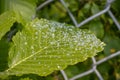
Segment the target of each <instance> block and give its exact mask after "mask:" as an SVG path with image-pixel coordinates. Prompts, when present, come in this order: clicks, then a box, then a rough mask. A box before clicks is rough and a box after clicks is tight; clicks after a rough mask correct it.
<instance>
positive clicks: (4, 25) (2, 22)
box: [0, 11, 16, 39]
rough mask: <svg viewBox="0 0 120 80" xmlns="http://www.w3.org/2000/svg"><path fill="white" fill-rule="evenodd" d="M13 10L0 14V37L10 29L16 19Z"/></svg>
mask: <svg viewBox="0 0 120 80" xmlns="http://www.w3.org/2000/svg"><path fill="white" fill-rule="evenodd" d="M14 15H15V14H14V12H13V11H7V12H5V13H3V14H1V15H0V39H1V38H2V37H3V36H4V35H5V34H6V33H7V32H8V31H9V30H10V28H11V26H12V25H13V23H14V22H15V21H16V19H15V16H14Z"/></svg>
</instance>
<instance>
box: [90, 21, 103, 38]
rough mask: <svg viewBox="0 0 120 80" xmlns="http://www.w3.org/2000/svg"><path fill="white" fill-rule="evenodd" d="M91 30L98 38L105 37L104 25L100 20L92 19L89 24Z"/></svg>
mask: <svg viewBox="0 0 120 80" xmlns="http://www.w3.org/2000/svg"><path fill="white" fill-rule="evenodd" d="M89 30H91V31H92V32H94V34H95V35H96V36H97V37H98V38H103V36H104V26H103V24H102V23H101V22H100V21H98V20H97V21H92V22H91V23H90V25H89Z"/></svg>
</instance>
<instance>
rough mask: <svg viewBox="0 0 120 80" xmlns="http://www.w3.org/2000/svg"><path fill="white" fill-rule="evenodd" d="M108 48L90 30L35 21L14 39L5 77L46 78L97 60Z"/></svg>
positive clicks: (46, 21) (45, 21)
mask: <svg viewBox="0 0 120 80" xmlns="http://www.w3.org/2000/svg"><path fill="white" fill-rule="evenodd" d="M104 45H105V44H104V43H103V42H101V41H100V40H99V39H97V38H96V36H95V35H94V34H92V33H91V32H90V31H88V30H81V29H79V28H76V27H74V26H70V25H67V24H64V23H58V22H54V21H48V20H46V19H40V20H39V19H35V20H33V21H32V22H30V23H29V24H27V25H26V26H25V27H24V28H23V30H22V31H19V32H18V33H17V34H16V35H15V36H14V37H13V45H12V46H11V49H10V52H9V68H8V69H7V70H6V71H5V73H7V74H8V75H22V74H29V73H33V74H38V75H40V76H46V75H48V74H50V73H52V72H53V71H54V70H62V69H65V68H66V67H67V66H68V65H74V64H76V63H78V62H82V61H84V60H86V59H87V58H89V57H92V56H95V55H96V53H97V52H100V51H102V50H103V46H104Z"/></svg>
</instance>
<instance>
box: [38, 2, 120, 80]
mask: <svg viewBox="0 0 120 80" xmlns="http://www.w3.org/2000/svg"><path fill="white" fill-rule="evenodd" d="M53 1H54V0H46V1H45V2H44V3H42V4H40V5H39V6H38V7H37V9H36V11H38V10H40V9H42V8H43V7H45V6H46V5H48V4H51V3H52V2H53ZM59 1H60V2H61V4H62V5H63V6H64V8H65V9H66V11H67V13H68V14H69V17H70V19H71V20H72V22H73V23H74V25H75V26H76V27H81V26H83V25H85V24H87V23H88V22H89V21H91V20H93V19H95V18H96V17H99V16H100V15H102V14H105V13H108V14H109V16H110V17H111V18H112V20H113V22H114V23H115V25H116V26H117V28H118V30H120V24H119V22H118V21H117V19H116V18H115V16H114V15H113V13H112V11H111V10H110V7H111V3H113V2H114V1H115V0H106V5H105V8H104V9H103V10H101V11H100V12H98V13H96V14H95V15H92V16H90V17H89V18H87V19H85V20H84V21H82V22H80V23H78V22H77V20H76V19H75V17H74V15H73V14H72V12H71V11H70V9H68V8H67V6H66V3H65V1H64V0H59ZM119 55H120V51H118V52H116V53H113V54H111V55H109V56H106V57H105V58H103V59H101V60H99V61H96V59H95V57H92V58H91V59H92V65H91V67H92V68H91V69H89V70H87V71H84V72H83V73H80V74H78V75H75V76H74V77H72V78H68V77H67V74H66V73H65V71H64V70H60V72H61V74H62V75H63V78H64V80H76V79H79V78H81V77H84V76H86V75H89V74H91V73H95V74H96V76H97V77H98V79H99V80H104V79H103V77H102V75H101V74H100V72H99V70H98V69H97V66H98V65H100V64H102V63H104V62H106V61H108V60H109V59H112V58H114V57H116V56H119Z"/></svg>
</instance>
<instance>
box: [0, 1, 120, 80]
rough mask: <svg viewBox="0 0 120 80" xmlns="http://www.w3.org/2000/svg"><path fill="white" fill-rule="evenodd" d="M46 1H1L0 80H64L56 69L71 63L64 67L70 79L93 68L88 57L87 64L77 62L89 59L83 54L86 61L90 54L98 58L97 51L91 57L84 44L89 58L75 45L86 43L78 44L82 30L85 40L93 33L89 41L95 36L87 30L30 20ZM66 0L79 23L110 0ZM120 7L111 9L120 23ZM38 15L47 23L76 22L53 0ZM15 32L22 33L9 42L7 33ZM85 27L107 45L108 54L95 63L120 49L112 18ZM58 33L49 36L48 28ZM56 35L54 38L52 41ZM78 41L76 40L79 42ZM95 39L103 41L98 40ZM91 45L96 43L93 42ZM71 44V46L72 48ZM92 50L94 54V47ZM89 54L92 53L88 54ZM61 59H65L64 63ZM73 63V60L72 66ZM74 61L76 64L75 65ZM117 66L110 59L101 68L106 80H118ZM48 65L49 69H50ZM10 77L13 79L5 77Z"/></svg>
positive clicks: (94, 79) (86, 79) (89, 79)
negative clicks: (44, 75) (3, 79)
mask: <svg viewBox="0 0 120 80" xmlns="http://www.w3.org/2000/svg"><path fill="white" fill-rule="evenodd" d="M44 1H45V0H0V13H3V14H1V15H0V39H1V40H0V71H1V72H0V76H1V77H2V78H6V79H5V80H58V79H59V80H63V78H62V76H61V74H60V72H59V71H54V70H60V69H63V68H65V67H66V66H68V65H71V66H68V67H67V68H66V69H65V71H66V73H67V75H68V77H69V78H71V77H73V76H75V75H77V74H79V73H82V72H84V71H86V70H88V69H90V68H91V67H90V66H91V64H92V62H91V60H89V59H88V60H86V61H85V62H83V63H78V62H81V61H82V59H83V60H85V59H84V56H86V58H88V57H91V56H92V55H93V56H94V55H96V53H93V54H92V52H91V51H89V50H90V49H88V50H87V49H86V47H87V48H88V47H90V45H89V44H87V43H85V45H86V47H85V45H84V46H82V47H84V48H85V49H82V52H84V50H85V53H86V54H83V53H82V52H81V51H80V50H79V49H81V48H82V47H79V48H78V46H75V45H79V44H80V45H81V42H82V41H83V42H84V40H82V41H81V42H80V43H79V42H78V41H79V40H81V37H79V36H81V34H80V33H83V32H84V33H85V36H87V35H92V36H91V37H93V36H94V35H93V34H91V32H89V31H88V30H81V29H77V28H73V26H70V25H67V24H61V23H58V22H54V21H47V20H45V19H40V20H38V19H36V20H33V21H32V18H33V16H34V15H35V13H36V12H35V7H36V4H37V6H38V5H40V4H42V3H43V2H44ZM65 2H66V6H67V7H68V8H69V9H70V10H71V11H72V14H73V15H74V16H75V18H76V20H77V21H78V22H81V21H83V20H85V19H86V18H87V17H89V16H91V15H94V14H95V13H97V12H99V11H101V10H102V9H103V8H104V5H105V2H106V1H105V0H103V1H101V0H73V1H69V0H65ZM119 3H120V1H119V0H116V1H115V2H114V3H113V4H112V6H111V10H112V12H113V13H114V15H115V16H116V18H117V20H118V21H120V16H119V14H120V7H119ZM6 11H7V12H6ZM36 15H37V16H38V17H39V18H46V19H49V20H55V21H59V22H67V23H69V24H73V22H72V20H71V19H70V18H69V15H68V13H67V11H66V9H65V8H64V6H63V5H62V4H61V3H60V2H59V1H58V0H55V1H53V3H51V4H49V5H46V6H45V7H43V8H42V9H41V10H40V11H37V13H36ZM15 22H17V23H15ZM14 23H15V24H14ZM18 23H19V24H18ZM40 23H42V24H40ZM45 23H47V24H45ZM13 24H14V25H13ZM26 24H27V25H26ZM44 24H45V25H44ZM54 24H55V25H54ZM12 25H13V26H12ZM47 25H49V26H47ZM59 25H60V26H62V28H60V26H59ZM34 26H35V27H34ZM36 26H37V27H36ZM53 26H54V27H53ZM63 26H64V27H63ZM10 28H11V29H10ZM14 28H16V29H18V30H17V31H18V32H17V33H16V34H15V35H14V37H13V38H12V41H11V42H7V41H6V36H7V34H9V33H7V32H8V31H10V30H11V31H12V30H13V29H14ZM82 28H87V29H89V30H91V31H92V32H93V33H94V34H95V35H96V36H97V37H98V38H100V39H101V40H103V41H104V42H105V43H106V46H105V49H104V51H103V52H101V53H99V55H97V56H96V59H97V60H99V59H102V58H104V57H106V56H107V55H110V54H113V53H114V52H116V51H118V50H120V48H119V44H120V31H118V29H117V28H116V26H115V24H113V21H112V19H111V18H110V17H109V16H108V15H106V14H103V15H101V16H100V17H98V18H96V19H94V20H92V21H91V22H89V23H88V24H86V25H84V26H82ZM54 29H55V30H56V31H55V32H50V30H53V31H54ZM70 30H71V31H70ZM11 31H10V32H11ZM41 31H42V32H41ZM87 31H88V32H87ZM63 32H64V33H65V34H67V35H68V37H66V38H67V39H66V38H65V39H64V38H63V37H64V36H65V35H64V34H63ZM6 33H7V34H6ZM89 33H90V34H89ZM76 34H80V35H76ZM46 36H47V37H46ZM53 36H54V37H55V38H53ZM72 36H76V38H75V39H74V38H72ZM85 36H84V37H85ZM45 37H46V38H45ZM91 37H90V38H91ZM63 39H64V40H63ZM91 39H92V38H91ZM95 39H96V37H95ZM68 40H71V41H68ZM76 40H77V42H75V41H76ZM93 40H94V39H93ZM96 40H97V41H99V40H98V39H96ZM85 41H87V39H85ZM90 41H91V40H90ZM52 42H55V44H52ZM65 42H66V43H67V45H66V43H65ZM77 43H78V44H77ZM91 43H94V41H93V42H91ZM82 44H83V43H82ZM48 45H49V47H48ZM58 45H59V47H58ZM70 45H73V47H74V48H73V47H71V46H70ZM26 46H27V47H26ZM32 46H33V47H32ZM98 46H99V45H98ZM98 46H95V47H98ZM77 49H78V50H77ZM91 49H93V50H94V48H91ZM40 50H41V51H40ZM39 51H40V52H39ZM87 51H89V52H88V53H87ZM100 51H101V50H100ZM19 52H20V53H19ZM12 53H14V54H12ZM32 53H33V54H32ZM46 53H47V54H46ZM72 53H73V54H72ZM48 54H49V55H48ZM68 54H69V55H68ZM91 54H92V55H91ZM30 56H31V57H30ZM79 57H81V58H79ZM38 58H39V59H38ZM73 58H74V59H73ZM48 60H49V61H48ZM59 60H61V62H60V61H59ZM70 60H72V61H71V62H70ZM56 63H57V64H56ZM58 63H59V64H58ZM75 63H77V64H76V65H74V64H75ZM34 64H35V65H34ZM119 64H120V57H119V56H118V57H116V58H114V59H112V60H109V61H108V62H107V63H104V64H101V65H99V66H98V69H99V71H100V73H101V75H102V76H103V77H104V79H105V80H119V79H120V67H119V66H120V65H119ZM46 65H47V66H46ZM48 65H49V66H48ZM24 66H25V67H24ZM41 66H42V67H41ZM48 67H51V68H52V69H51V68H48ZM46 68H47V69H46ZM42 69H45V70H42ZM40 70H42V71H40ZM7 71H8V72H7ZM37 71H38V72H37ZM53 71H54V72H53ZM19 72H20V73H19ZM42 72H45V73H48V74H49V73H51V72H53V73H52V74H51V75H48V76H46V77H41V76H39V75H43V74H44V73H42ZM29 73H33V74H29ZM12 74H13V75H12ZM22 74H23V75H22ZM36 74H37V75H36ZM7 75H9V76H8V77H6V76H7ZM16 75H17V76H16ZM18 75H20V76H18ZM21 75H22V76H21ZM46 75H47V74H46ZM81 79H82V80H97V77H96V75H95V74H91V75H88V76H85V77H83V78H81ZM81 79H78V80H81ZM0 80H1V78H0Z"/></svg>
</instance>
